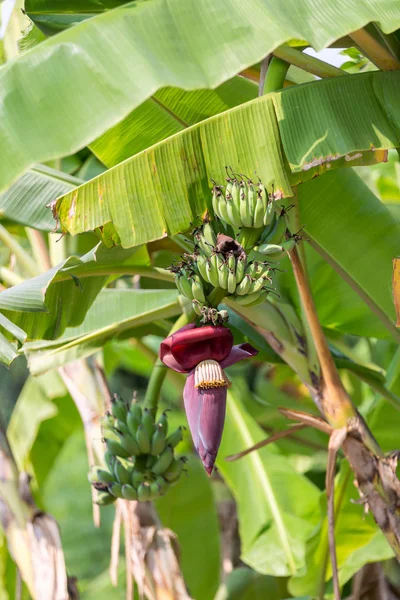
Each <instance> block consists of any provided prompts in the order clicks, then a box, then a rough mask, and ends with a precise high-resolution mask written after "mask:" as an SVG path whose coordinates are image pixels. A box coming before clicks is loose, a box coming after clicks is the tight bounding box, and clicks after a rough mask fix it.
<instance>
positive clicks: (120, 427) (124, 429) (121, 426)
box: [115, 419, 130, 435]
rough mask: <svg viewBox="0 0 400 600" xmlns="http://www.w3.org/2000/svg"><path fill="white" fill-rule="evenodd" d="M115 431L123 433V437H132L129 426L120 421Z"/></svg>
mask: <svg viewBox="0 0 400 600" xmlns="http://www.w3.org/2000/svg"><path fill="white" fill-rule="evenodd" d="M115 431H117V432H118V433H122V434H123V435H130V432H129V429H128V426H127V425H126V423H124V422H122V421H120V420H119V419H118V420H117V423H116V425H115Z"/></svg>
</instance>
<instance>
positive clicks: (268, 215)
mask: <svg viewBox="0 0 400 600" xmlns="http://www.w3.org/2000/svg"><path fill="white" fill-rule="evenodd" d="M274 217H275V218H276V211H275V200H271V199H269V200H268V203H267V210H266V212H265V215H264V219H263V225H264V226H265V227H269V226H270V225H271V223H272V222H273V221H274Z"/></svg>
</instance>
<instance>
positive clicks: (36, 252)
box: [25, 227, 51, 272]
mask: <svg viewBox="0 0 400 600" xmlns="http://www.w3.org/2000/svg"><path fill="white" fill-rule="evenodd" d="M25 231H26V235H27V237H28V240H29V242H30V244H31V248H32V252H33V256H34V257H35V260H36V262H37V264H38V265H39V267H40V270H41V271H43V272H44V271H48V270H49V269H51V262H50V256H49V251H48V249H47V246H46V242H45V239H44V237H43V234H42V232H41V231H37V230H36V229H32V228H31V227H25Z"/></svg>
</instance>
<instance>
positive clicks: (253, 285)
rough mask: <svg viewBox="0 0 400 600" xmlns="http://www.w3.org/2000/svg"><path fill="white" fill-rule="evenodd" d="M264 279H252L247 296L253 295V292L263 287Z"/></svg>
mask: <svg viewBox="0 0 400 600" xmlns="http://www.w3.org/2000/svg"><path fill="white" fill-rule="evenodd" d="M264 285H265V282H264V277H259V278H258V279H254V280H253V281H252V283H251V286H250V287H249V291H248V293H249V294H254V292H259V291H260V290H262V288H263V287H264Z"/></svg>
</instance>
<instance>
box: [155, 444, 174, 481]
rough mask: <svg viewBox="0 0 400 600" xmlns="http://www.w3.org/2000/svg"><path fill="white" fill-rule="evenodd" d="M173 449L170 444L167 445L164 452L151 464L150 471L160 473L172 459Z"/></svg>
mask: <svg viewBox="0 0 400 600" xmlns="http://www.w3.org/2000/svg"><path fill="white" fill-rule="evenodd" d="M173 458H174V451H173V449H172V448H171V446H167V447H166V448H165V450H164V452H163V453H162V454H161V455H160V457H159V458H158V460H157V461H156V463H155V464H154V465H153V467H152V469H151V472H152V473H154V474H155V475H162V474H163V473H164V471H165V470H166V469H168V467H169V465H170V464H171V462H172V461H173Z"/></svg>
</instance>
